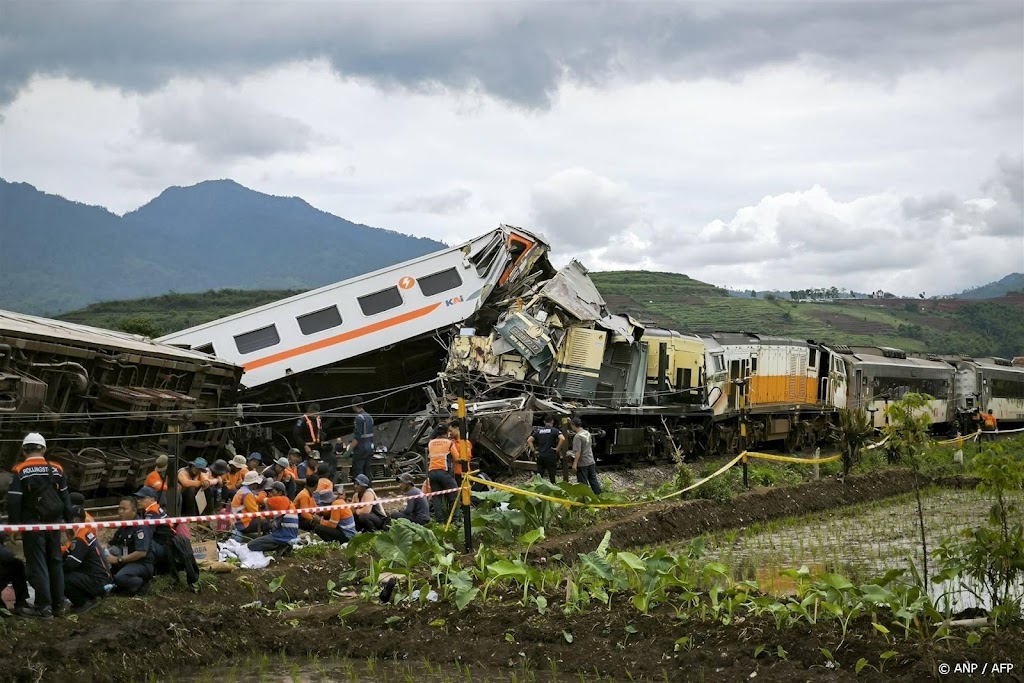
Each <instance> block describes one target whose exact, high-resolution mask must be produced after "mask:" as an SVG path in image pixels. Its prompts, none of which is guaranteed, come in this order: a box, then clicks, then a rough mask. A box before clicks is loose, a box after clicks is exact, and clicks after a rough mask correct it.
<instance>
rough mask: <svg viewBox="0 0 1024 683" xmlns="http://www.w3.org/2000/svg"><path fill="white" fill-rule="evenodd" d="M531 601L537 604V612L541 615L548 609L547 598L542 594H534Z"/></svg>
mask: <svg viewBox="0 0 1024 683" xmlns="http://www.w3.org/2000/svg"><path fill="white" fill-rule="evenodd" d="M533 601H534V602H535V603H536V604H537V612H538V613H540V614H541V615H543V614H544V613H545V612H547V611H548V599H547V598H545V597H544V596H543V595H538V596H536V597H535V598H534V599H533Z"/></svg>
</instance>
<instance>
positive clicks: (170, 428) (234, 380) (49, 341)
mask: <svg viewBox="0 0 1024 683" xmlns="http://www.w3.org/2000/svg"><path fill="white" fill-rule="evenodd" d="M241 373H242V371H241V368H239V367H236V366H235V365H233V364H231V363H228V362H225V361H222V360H218V359H216V358H213V357H212V356H209V355H206V354H203V353H197V352H195V351H188V350H184V349H178V348H173V347H170V346H166V345H162V344H157V343H154V342H152V341H151V340H148V339H145V338H142V337H139V336H135V335H130V334H125V333H120V332H112V331H109V330H103V329H98V328H93V327H87V326H84V325H76V324H72V323H66V322H62V321H59V320H49V319H44V318H37V317H33V316H29V315H22V314H19V313H12V312H8V311H0V470H3V471H9V470H10V469H11V468H12V467H13V466H14V464H16V462H17V461H18V458H19V453H20V444H21V439H22V437H23V436H24V435H25V433H26V432H30V431H38V432H41V433H42V434H44V435H45V436H46V439H47V445H48V451H49V455H50V457H52V458H53V459H55V460H57V461H58V462H60V463H61V464H62V466H63V467H64V470H65V473H66V474H67V475H68V478H69V483H70V485H71V487H72V488H73V489H75V490H77V491H80V492H82V493H83V494H85V495H87V496H90V497H95V496H100V495H115V494H117V493H120V492H124V491H129V490H134V488H133V487H136V488H137V486H139V485H141V483H142V482H143V481H144V480H145V477H146V475H147V474H148V473H149V472H150V470H152V468H153V465H154V464H155V462H156V458H157V457H158V455H160V454H161V453H166V454H169V455H170V456H171V457H172V458H173V457H174V456H175V455H177V456H178V457H179V459H180V460H181V461H182V462H184V461H185V460H191V459H194V458H196V457H200V456H203V457H206V458H207V459H212V458H214V457H219V456H218V453H219V452H220V449H221V447H222V446H223V444H224V443H225V440H226V439H227V437H228V430H229V429H230V428H231V427H232V426H233V425H234V422H235V419H236V410H235V402H236V401H235V390H236V388H237V386H238V381H239V378H240V377H241ZM172 466H173V462H172ZM172 471H173V470H172Z"/></svg>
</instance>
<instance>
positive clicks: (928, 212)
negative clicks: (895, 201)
mask: <svg viewBox="0 0 1024 683" xmlns="http://www.w3.org/2000/svg"><path fill="white" fill-rule="evenodd" d="M961 204H962V203H961V201H960V200H959V199H958V198H957V197H956V195H954V194H953V193H952V192H942V193H939V194H934V195H927V196H923V197H906V198H904V199H903V201H902V202H901V203H900V209H901V210H902V211H903V217H904V218H906V219H908V220H934V219H937V218H942V217H943V216H948V215H949V214H951V213H954V212H956V211H957V209H959V208H960V206H961Z"/></svg>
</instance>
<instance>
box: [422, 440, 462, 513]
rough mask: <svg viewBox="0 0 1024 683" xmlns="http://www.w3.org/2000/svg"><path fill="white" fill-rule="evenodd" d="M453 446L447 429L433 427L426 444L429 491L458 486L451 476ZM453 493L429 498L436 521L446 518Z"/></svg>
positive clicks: (452, 501) (453, 496)
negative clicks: (428, 441)
mask: <svg viewBox="0 0 1024 683" xmlns="http://www.w3.org/2000/svg"><path fill="white" fill-rule="evenodd" d="M454 448H455V444H454V442H453V441H452V440H451V439H449V438H448V431H447V430H446V429H445V428H444V427H443V426H439V427H437V428H435V429H434V433H433V434H431V438H430V443H428V444H427V458H428V460H427V483H428V484H430V486H429V489H430V490H431V491H444V490H446V489H453V488H456V487H457V486H458V484H456V483H455V478H454V477H453V476H452V453H453V452H454ZM455 495H456V494H455V493H447V494H445V495H444V496H433V497H432V498H431V499H430V506H431V508H432V509H433V512H434V519H435V520H436V521H438V522H444V521H446V520H447V519H448V511H449V510H450V509H451V505H452V504H453V503H454V502H455Z"/></svg>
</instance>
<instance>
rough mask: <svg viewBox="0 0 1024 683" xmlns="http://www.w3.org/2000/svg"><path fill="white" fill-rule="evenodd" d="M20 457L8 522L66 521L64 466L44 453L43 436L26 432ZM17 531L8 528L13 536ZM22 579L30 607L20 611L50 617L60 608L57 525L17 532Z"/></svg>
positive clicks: (61, 587)
mask: <svg viewBox="0 0 1024 683" xmlns="http://www.w3.org/2000/svg"><path fill="white" fill-rule="evenodd" d="M21 452H22V455H23V456H24V458H25V459H24V460H22V461H21V462H20V463H18V464H17V465H15V466H14V470H13V471H12V472H11V474H12V475H13V478H12V479H11V486H10V488H9V489H8V491H7V518H8V521H9V522H10V523H11V524H26V523H32V522H43V523H54V522H70V521H71V497H70V496H69V495H68V485H67V483H65V481H64V470H63V469H62V468H61V466H60V465H59V464H57V463H53V462H50V461H48V460H47V459H46V439H44V438H43V436H42V434H39V433H37V432H32V433H30V434H28V435H26V436H25V438H24V439H23V440H22V442H21ZM17 536H18V534H17V533H15V534H13V538H14V540H17ZM21 545H22V551H23V552H24V553H25V569H26V574H27V575H28V582H29V583H30V584H32V588H33V589H34V590H35V606H34V608H33V610H32V611H31V612H30V611H27V610H23V616H33V617H40V618H42V619H52V618H53V617H55V616H61V615H62V614H63V612H64V565H63V562H62V561H61V553H60V532H59V531H26V532H25V533H24V534H22V537H21Z"/></svg>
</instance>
